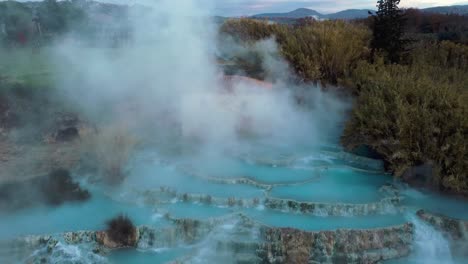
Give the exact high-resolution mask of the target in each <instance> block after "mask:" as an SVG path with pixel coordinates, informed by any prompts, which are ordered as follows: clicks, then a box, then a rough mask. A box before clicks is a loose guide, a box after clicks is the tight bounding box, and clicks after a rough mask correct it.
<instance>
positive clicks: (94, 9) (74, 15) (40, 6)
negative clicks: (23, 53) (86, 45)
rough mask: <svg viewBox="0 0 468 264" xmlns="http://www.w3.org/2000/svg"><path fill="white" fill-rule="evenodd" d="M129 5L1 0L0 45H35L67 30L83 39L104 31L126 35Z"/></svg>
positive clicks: (49, 0)
mask: <svg viewBox="0 0 468 264" xmlns="http://www.w3.org/2000/svg"><path fill="white" fill-rule="evenodd" d="M128 12H129V10H128V7H127V6H119V5H113V4H105V3H99V2H93V1H85V0H68V1H57V0H44V1H40V2H25V3H22V2H17V1H3V2H0V44H3V45H9V46H12V45H13V46H16V45H29V44H32V45H37V44H38V43H40V42H44V41H46V42H47V41H48V40H52V39H53V38H55V37H58V36H61V35H63V34H66V33H73V32H75V33H78V34H79V35H80V38H82V39H92V38H96V37H98V36H99V34H100V35H102V34H104V33H103V31H107V32H105V33H106V34H108V35H116V36H123V37H126V36H127V35H128V31H129V25H128V24H127V23H126V21H127V20H128Z"/></svg>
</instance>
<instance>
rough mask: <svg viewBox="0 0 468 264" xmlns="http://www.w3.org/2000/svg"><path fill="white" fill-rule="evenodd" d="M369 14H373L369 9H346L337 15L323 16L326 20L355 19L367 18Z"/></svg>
mask: <svg viewBox="0 0 468 264" xmlns="http://www.w3.org/2000/svg"><path fill="white" fill-rule="evenodd" d="M369 12H374V10H370V9H347V10H343V11H340V12H337V13H333V14H328V15H325V17H326V18H328V19H356V18H366V17H368V16H369Z"/></svg>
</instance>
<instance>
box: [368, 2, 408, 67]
mask: <svg viewBox="0 0 468 264" xmlns="http://www.w3.org/2000/svg"><path fill="white" fill-rule="evenodd" d="M399 4H400V0H379V1H377V7H378V11H377V13H376V15H374V16H373V18H374V21H373V22H374V24H373V39H372V43H371V45H372V53H373V54H374V53H375V52H376V51H383V52H384V53H385V56H386V58H387V59H388V60H389V61H390V62H393V63H397V62H399V60H400V58H401V54H402V53H403V52H404V51H405V44H406V40H404V39H403V34H404V30H405V23H406V19H405V17H404V14H403V12H402V11H401V10H400V9H399V8H398V5H399Z"/></svg>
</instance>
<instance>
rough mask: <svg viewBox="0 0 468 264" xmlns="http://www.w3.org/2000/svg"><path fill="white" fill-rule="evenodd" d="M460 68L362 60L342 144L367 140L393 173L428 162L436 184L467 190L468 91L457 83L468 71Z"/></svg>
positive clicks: (402, 171)
mask: <svg viewBox="0 0 468 264" xmlns="http://www.w3.org/2000/svg"><path fill="white" fill-rule="evenodd" d="M459 71H460V70H459V69H456V68H451V69H450V68H448V69H444V68H441V67H434V66H431V65H427V64H421V65H413V66H402V65H384V64H383V63H382V62H381V61H380V62H377V63H376V64H374V65H373V64H369V63H366V62H362V63H360V64H359V66H358V67H357V69H356V70H355V71H354V74H353V82H354V83H355V88H356V89H357V91H358V94H359V97H358V98H357V102H356V107H355V109H354V111H353V113H352V116H351V119H350V120H349V122H348V124H347V126H346V128H345V131H344V134H343V137H342V142H343V144H344V145H345V146H346V147H347V148H348V149H352V148H355V147H358V146H360V145H368V146H371V147H372V148H373V149H374V150H376V151H377V152H378V153H380V154H381V155H382V156H383V157H384V158H385V160H386V161H387V162H388V165H389V169H390V170H391V171H392V172H394V173H395V175H396V176H397V177H398V176H401V175H402V174H403V173H404V172H405V171H406V170H407V169H409V168H410V167H412V166H416V165H420V164H424V163H432V164H434V166H435V168H434V169H435V171H436V173H435V175H434V176H433V178H432V184H433V186H434V187H437V188H439V189H440V190H444V191H450V192H455V193H463V194H468V178H467V174H466V172H467V171H468V163H467V160H468V140H467V138H468V100H466V99H467V98H468V97H467V91H466V89H464V87H462V85H460V84H461V83H466V82H467V78H468V76H466V74H465V75H462V74H460V73H459ZM454 76H458V77H456V78H459V79H453V78H454ZM463 76H464V77H463Z"/></svg>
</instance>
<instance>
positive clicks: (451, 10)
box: [423, 5, 468, 15]
mask: <svg viewBox="0 0 468 264" xmlns="http://www.w3.org/2000/svg"><path fill="white" fill-rule="evenodd" d="M423 11H424V12H430V13H439V14H458V15H468V5H455V6H438V7H431V8H426V9H423Z"/></svg>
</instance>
